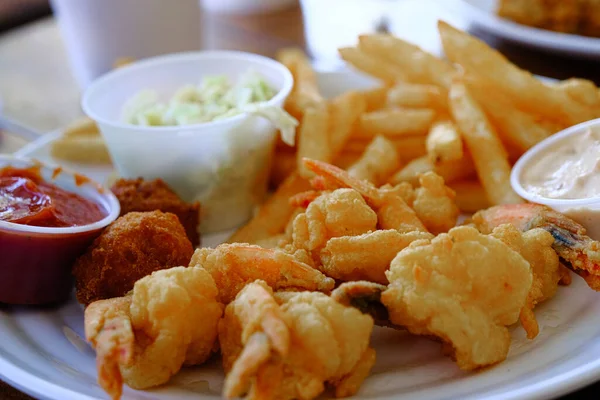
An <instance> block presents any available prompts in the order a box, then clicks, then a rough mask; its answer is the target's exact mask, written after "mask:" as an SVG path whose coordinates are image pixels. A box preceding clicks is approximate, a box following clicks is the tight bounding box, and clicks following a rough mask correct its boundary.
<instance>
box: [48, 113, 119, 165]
mask: <svg viewBox="0 0 600 400" xmlns="http://www.w3.org/2000/svg"><path fill="white" fill-rule="evenodd" d="M50 154H51V155H52V157H54V158H57V159H61V160H65V161H71V162H76V163H81V164H110V163H111V159H110V155H109V154H108V149H107V148H106V144H105V143H104V139H103V138H102V135H100V131H99V130H98V126H97V125H96V122H94V121H93V120H92V119H90V118H87V117H85V118H81V119H79V120H77V121H75V122H73V123H72V124H71V125H69V126H68V127H67V128H66V129H65V130H64V132H63V134H62V136H61V137H60V138H58V139H57V140H55V141H53V142H52V144H51V146H50Z"/></svg>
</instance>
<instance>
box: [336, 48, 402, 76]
mask: <svg viewBox="0 0 600 400" xmlns="http://www.w3.org/2000/svg"><path fill="white" fill-rule="evenodd" d="M338 52H339V53H340V57H342V59H343V60H344V61H346V62H348V63H349V64H351V65H352V66H354V67H355V68H356V69H358V70H360V71H362V72H365V73H367V74H369V75H371V76H373V77H375V78H377V79H381V80H382V81H384V82H391V83H393V82H398V81H405V80H406V74H404V73H403V72H402V70H401V69H400V68H398V67H397V66H396V65H394V64H393V63H390V62H389V61H386V60H385V59H383V58H381V57H379V56H378V55H376V54H369V53H366V52H364V51H362V50H360V49H357V48H356V47H342V48H340V49H338Z"/></svg>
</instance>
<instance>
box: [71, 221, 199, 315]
mask: <svg viewBox="0 0 600 400" xmlns="http://www.w3.org/2000/svg"><path fill="white" fill-rule="evenodd" d="M193 252H194V249H193V247H192V244H191V243H190V241H189V239H188V238H187V236H186V234H185V230H184V229H183V226H182V225H181V223H180V222H179V219H178V218H177V217H176V216H175V215H174V214H170V213H163V212H161V211H152V212H131V213H128V214H126V215H124V216H122V217H119V218H118V219H117V220H116V221H115V222H113V223H112V224H111V225H110V226H109V227H108V228H106V229H105V230H104V232H103V233H102V234H101V235H100V236H99V237H98V238H96V240H94V242H93V243H92V245H91V246H90V247H89V248H88V249H87V251H86V253H85V254H83V255H82V256H81V257H80V258H79V259H78V260H77V261H76V262H75V265H74V266H73V275H74V276H75V287H76V289H77V300H78V301H79V302H80V303H82V304H84V305H88V304H90V303H91V302H93V301H96V300H101V299H109V298H112V297H121V296H124V295H125V294H126V293H127V292H129V291H130V290H131V289H133V285H134V284H135V282H136V281H137V280H138V279H141V278H143V277H145V276H146V275H150V274H151V273H152V272H154V271H157V270H159V269H168V268H171V267H177V266H180V265H188V263H189V261H190V259H191V257H192V254H193Z"/></svg>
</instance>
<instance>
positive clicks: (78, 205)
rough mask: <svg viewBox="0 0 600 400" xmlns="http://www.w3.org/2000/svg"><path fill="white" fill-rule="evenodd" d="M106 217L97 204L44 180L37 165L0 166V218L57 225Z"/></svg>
mask: <svg viewBox="0 0 600 400" xmlns="http://www.w3.org/2000/svg"><path fill="white" fill-rule="evenodd" d="M104 217H105V214H104V213H103V212H102V210H101V209H100V207H99V206H98V204H96V203H94V202H92V201H90V200H88V199H86V198H84V197H82V196H80V195H78V194H75V193H71V192H68V191H66V190H64V189H61V188H59V187H58V186H56V185H53V184H51V183H48V182H46V181H44V180H43V179H42V178H41V176H40V174H39V169H37V168H35V167H34V168H27V169H19V168H12V167H7V168H4V169H2V170H0V220H3V221H7V222H13V223H16V224H22V225H32V226H40V227H54V228H58V227H72V226H80V225H87V224H91V223H93V222H96V221H100V220H101V219H102V218H104Z"/></svg>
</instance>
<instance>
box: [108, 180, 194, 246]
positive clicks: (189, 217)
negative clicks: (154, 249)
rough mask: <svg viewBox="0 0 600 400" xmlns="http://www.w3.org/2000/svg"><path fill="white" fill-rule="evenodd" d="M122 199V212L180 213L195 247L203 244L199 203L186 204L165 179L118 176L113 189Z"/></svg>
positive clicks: (123, 213) (182, 223)
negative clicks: (199, 230)
mask: <svg viewBox="0 0 600 400" xmlns="http://www.w3.org/2000/svg"><path fill="white" fill-rule="evenodd" d="M111 191H112V192H113V193H114V194H115V196H117V199H119V203H120V204H121V215H125V214H127V213H129V212H132V211H154V210H159V211H162V212H169V213H172V214H175V215H177V218H179V222H181V225H183V227H184V228H185V232H186V234H187V236H188V238H189V239H190V242H192V246H194V247H196V246H198V245H199V244H200V235H199V233H198V224H199V222H200V204H199V203H198V202H196V203H193V204H187V203H186V202H184V201H183V200H181V199H180V198H179V196H177V194H176V193H175V192H174V191H173V190H172V189H171V188H170V187H169V186H168V185H167V184H166V183H165V182H163V181H162V179H155V180H153V181H145V180H143V179H142V178H138V179H119V180H118V181H117V182H116V183H115V184H114V185H113V186H112V188H111Z"/></svg>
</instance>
